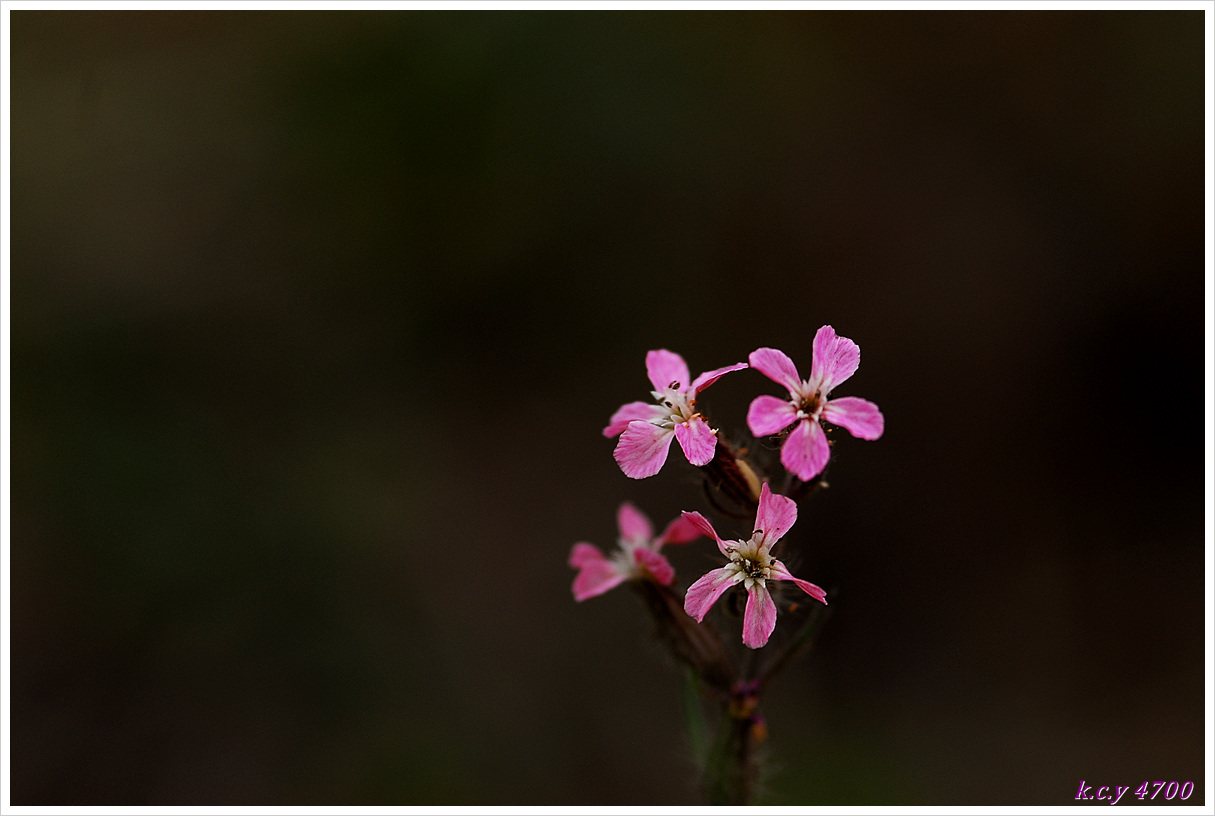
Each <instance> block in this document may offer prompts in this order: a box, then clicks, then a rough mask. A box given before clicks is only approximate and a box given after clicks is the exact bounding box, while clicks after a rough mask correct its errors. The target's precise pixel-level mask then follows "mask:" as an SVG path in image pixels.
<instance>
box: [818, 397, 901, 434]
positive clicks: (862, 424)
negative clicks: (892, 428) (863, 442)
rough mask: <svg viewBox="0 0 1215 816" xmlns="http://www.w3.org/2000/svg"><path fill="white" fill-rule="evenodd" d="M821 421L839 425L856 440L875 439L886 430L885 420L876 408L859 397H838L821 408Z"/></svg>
mask: <svg viewBox="0 0 1215 816" xmlns="http://www.w3.org/2000/svg"><path fill="white" fill-rule="evenodd" d="M823 419H825V420H827V421H828V422H830V423H831V424H833V425H839V426H840V427H841V428H844V429H846V430H847V431H848V433H850V434H852V435H853V436H855V437H856V438H857V439H877V438H878V437H880V436H881V435H882V431H884V430H886V419H885V417H883V416H882V412H881V411H879V410H878V407H877V406H876V405H874V404H873V403H872V402H870V401H869V400H867V399H861V398H860V397H840V398H839V399H833V400H831V401H830V402H828V403H827V404H826V405H824V406H823Z"/></svg>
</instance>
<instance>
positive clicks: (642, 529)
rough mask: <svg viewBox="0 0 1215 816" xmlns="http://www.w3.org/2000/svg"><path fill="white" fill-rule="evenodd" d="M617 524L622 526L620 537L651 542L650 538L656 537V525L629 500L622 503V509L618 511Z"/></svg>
mask: <svg viewBox="0 0 1215 816" xmlns="http://www.w3.org/2000/svg"><path fill="white" fill-rule="evenodd" d="M616 524H617V525H619V527H620V537H621V538H624V539H627V540H628V541H641V542H645V543H646V544H649V543H650V539H651V538H653V537H654V527H653V526H652V525H651V524H650V520H649V519H648V518H646V517H645V513H643V512H641V511H640V510H638V509H637V508H636V507H634V506H633V505H632V504H630V503H629V502H625V503H624V504H622V505H620V509H619V510H617V511H616Z"/></svg>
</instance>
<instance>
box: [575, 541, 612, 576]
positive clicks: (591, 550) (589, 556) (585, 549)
mask: <svg viewBox="0 0 1215 816" xmlns="http://www.w3.org/2000/svg"><path fill="white" fill-rule="evenodd" d="M606 560H607V558H606V557H605V556H604V555H603V553H602V552H601V551H600V549H599V548H598V547H596V546H595V545H594V544H587V543H586V542H585V541H579V542H578V543H577V544H575V545H574V548H573V549H572V550H570V566H571V567H573V568H574V569H582V568H583V567H585V566H586V565H587V564H590V563H591V562H593V561H606Z"/></svg>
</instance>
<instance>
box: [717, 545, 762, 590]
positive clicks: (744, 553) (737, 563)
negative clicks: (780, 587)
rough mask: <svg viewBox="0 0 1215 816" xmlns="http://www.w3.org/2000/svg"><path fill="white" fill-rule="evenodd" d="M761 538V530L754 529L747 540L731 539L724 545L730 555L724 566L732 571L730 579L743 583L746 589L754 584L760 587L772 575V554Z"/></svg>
mask: <svg viewBox="0 0 1215 816" xmlns="http://www.w3.org/2000/svg"><path fill="white" fill-rule="evenodd" d="M762 539H763V532H762V531H760V530H756V531H755V535H753V536H752V537H751V539H750V540H749V541H732V542H730V543H728V544H727V545H726V549H727V550H728V551H729V555H730V563H729V564H727V565H726V568H727V569H732V570H733V571H734V575H733V577H732V578H731V580H732V581H733V582H734V583H736V584H737V583H740V582H741V583H745V584H746V587H747V589H750V588H751V587H753V586H755V585H756V584H758V585H759V586H761V587H762V586H763V585H764V582H765V581H767V580H768V579H770V578H771V577H772V556H770V555H768V548H767V547H764V546H763V544H762V543H761V541H762Z"/></svg>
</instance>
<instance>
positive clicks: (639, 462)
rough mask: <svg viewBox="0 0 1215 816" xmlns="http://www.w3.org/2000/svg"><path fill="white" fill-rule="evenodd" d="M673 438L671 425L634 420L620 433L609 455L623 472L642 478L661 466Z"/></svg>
mask: <svg viewBox="0 0 1215 816" xmlns="http://www.w3.org/2000/svg"><path fill="white" fill-rule="evenodd" d="M674 438H675V432H674V431H672V430H671V429H670V428H660V427H658V426H657V425H651V424H650V423H648V422H638V421H636V420H634V421H632V422H630V423H629V426H628V427H627V428H625V429H624V433H622V434H621V435H620V441H619V442H617V443H616V450H615V451H613V453H612V455H613V456H614V457H616V463H617V464H618V465H620V469H621V470H623V471H624V475H625V476H628V477H629V478H631V479H644V478H646V477H647V476H653V475H654V474H655V473H657V472H658V471H660V470H662V466H663V464H665V463H666V461H667V450H669V449H670V447H671V440H672V439H674Z"/></svg>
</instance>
